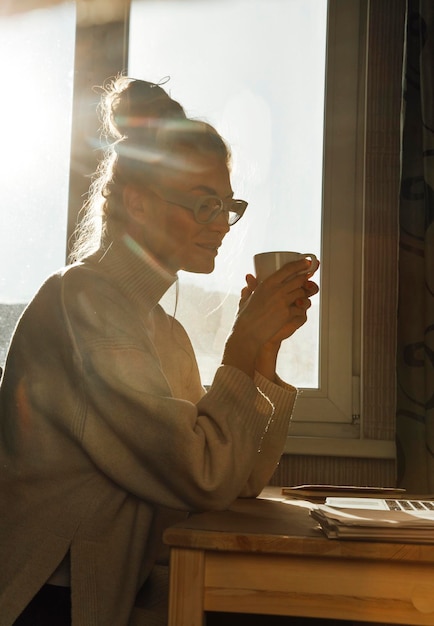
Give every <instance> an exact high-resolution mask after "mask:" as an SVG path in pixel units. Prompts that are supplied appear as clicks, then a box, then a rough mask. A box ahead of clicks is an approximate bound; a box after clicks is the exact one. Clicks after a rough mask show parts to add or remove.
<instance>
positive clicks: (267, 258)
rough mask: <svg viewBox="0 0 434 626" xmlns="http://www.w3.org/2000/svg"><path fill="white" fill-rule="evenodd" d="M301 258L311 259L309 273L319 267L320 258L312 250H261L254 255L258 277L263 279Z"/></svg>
mask: <svg viewBox="0 0 434 626" xmlns="http://www.w3.org/2000/svg"><path fill="white" fill-rule="evenodd" d="M300 259H310V261H311V268H309V270H307V271H306V273H307V274H311V273H312V274H313V272H315V271H316V269H317V268H318V259H317V258H316V256H315V254H313V253H312V252H281V251H280V252H260V253H259V254H255V256H254V257H253V260H254V264H255V271H256V277H257V279H258V280H259V281H263V280H265V279H266V278H268V276H271V274H274V272H277V270H279V269H280V268H281V267H282V266H283V265H286V264H287V263H292V262H293V261H299V260H300Z"/></svg>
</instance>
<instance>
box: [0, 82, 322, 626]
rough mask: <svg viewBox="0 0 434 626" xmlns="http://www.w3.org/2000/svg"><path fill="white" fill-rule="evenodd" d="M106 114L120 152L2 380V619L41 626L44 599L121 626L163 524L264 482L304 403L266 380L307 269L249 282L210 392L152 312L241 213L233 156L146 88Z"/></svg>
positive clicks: (209, 264) (123, 96)
mask: <svg viewBox="0 0 434 626" xmlns="http://www.w3.org/2000/svg"><path fill="white" fill-rule="evenodd" d="M102 111H103V114H104V120H105V125H106V129H107V131H108V132H109V133H110V134H111V136H112V138H113V139H114V143H113V144H112V145H111V146H110V147H109V148H108V152H107V155H106V158H105V160H104V161H103V163H102V164H101V165H100V168H99V170H98V173H97V177H96V180H95V182H94V183H93V186H92V189H91V194H90V198H89V201H88V206H87V216H86V218H85V219H84V220H83V222H82V230H81V234H80V235H79V238H78V241H77V244H76V247H75V262H74V263H73V264H71V265H69V266H68V267H66V268H65V269H63V270H61V271H60V272H58V273H56V274H55V275H53V276H51V277H50V278H49V279H48V280H47V281H46V283H45V284H44V285H43V286H42V287H41V289H40V291H39V292H38V294H37V295H36V296H35V298H34V300H33V301H32V302H31V303H30V304H29V306H28V307H27V309H26V310H25V312H24V314H23V316H22V318H21V319H20V322H19V324H18V326H17V328H16V331H15V333H14V337H13V339H12V342H11V346H10V350H9V353H8V357H7V361H6V366H5V372H4V376H3V380H2V385H1V388H0V411H1V413H0V415H1V418H0V433H1V446H0V467H1V468H2V469H1V485H0V494H1V495H0V498H1V500H2V502H1V511H2V515H1V516H0V562H1V563H2V567H1V568H0V616H1V618H0V622H1V626H10V625H12V624H14V623H16V624H20V625H21V624H27V623H31V624H32V625H33V626H36V624H39V623H43V624H44V625H45V626H47V625H48V624H49V623H51V622H49V621H48V620H49V617H47V615H44V617H43V618H40V621H37V620H38V619H39V618H37V617H36V615H37V611H38V610H39V608H38V607H39V606H42V609H43V610H45V612H46V613H47V611H49V610H51V609H52V608H53V606H54V604H55V603H56V607H57V603H59V604H60V607H61V608H59V609H58V608H56V609H55V611H54V613H55V614H56V619H55V621H54V622H53V623H55V624H60V623H62V624H63V623H66V624H68V623H71V608H70V605H71V604H72V624H73V625H76V624H80V625H81V624H86V625H87V626H90V625H91V624H95V625H96V624H98V625H99V626H102V625H106V626H124V625H126V624H128V623H131V620H132V615H133V610H134V605H135V603H136V598H137V594H138V592H139V590H140V588H141V587H142V586H143V584H144V583H145V581H146V580H147V579H148V577H149V575H150V572H151V570H152V568H153V566H154V564H155V563H156V561H157V560H158V559H159V558H160V556H161V555H160V549H161V537H162V532H163V530H164V528H165V527H166V526H167V524H168V523H170V522H171V521H175V520H176V519H179V518H180V516H185V515H186V514H188V512H189V511H197V510H205V509H224V508H225V507H227V506H228V505H229V504H230V503H231V502H232V501H233V500H234V499H235V498H237V497H239V496H246V497H254V496H256V495H257V494H258V493H259V492H260V491H261V490H262V488H263V487H264V486H265V485H266V484H267V482H268V480H269V478H270V476H271V475H272V473H273V471H274V469H275V467H276V464H277V463H278V461H279V457H280V455H281V453H282V450H283V446H284V441H285V438H286V433H287V429H288V421H289V418H290V415H291V411H292V407H293V404H294V400H295V396H296V390H295V389H294V388H293V387H292V386H290V385H287V384H285V383H284V382H282V381H281V380H280V379H279V377H278V376H277V374H276V371H275V366H276V358H277V354H278V352H279V347H280V343H281V341H282V340H283V339H285V338H287V337H289V336H290V335H291V334H292V333H293V332H294V331H295V330H297V329H298V328H299V327H300V326H301V325H302V324H304V322H305V320H306V311H307V309H308V308H309V306H310V300H309V298H310V297H311V296H312V295H313V294H315V293H316V292H317V289H318V288H317V286H316V284H315V283H313V282H311V281H310V280H309V279H308V276H309V274H308V272H309V270H310V268H309V264H308V261H306V260H302V261H299V262H296V263H293V264H291V265H288V266H286V267H284V268H282V269H281V270H279V271H278V272H276V273H275V274H274V275H273V276H271V277H270V278H269V279H267V280H265V281H264V282H263V283H261V284H257V281H256V279H255V278H254V277H253V276H251V275H249V276H248V277H247V285H246V286H245V288H244V289H243V290H242V294H241V300H240V307H239V312H238V314H237V317H236V319H235V322H234V325H233V328H232V331H231V333H230V336H229V337H228V339H227V342H226V346H225V349H224V354H223V358H222V364H221V366H220V367H219V368H218V370H217V372H216V375H215V378H214V381H213V383H212V385H211V387H210V389H209V390H208V391H207V392H206V393H205V391H204V389H203V388H202V386H201V383H200V378H199V373H198V370H197V365H196V360H195V357H194V353H193V350H192V347H191V344H190V341H189V339H188V337H187V335H186V333H185V331H184V329H183V328H182V326H181V325H180V324H179V323H178V322H177V321H176V319H173V318H172V317H170V316H168V315H167V314H166V313H165V312H164V311H163V309H162V308H161V306H160V305H159V304H158V302H159V300H160V298H161V297H162V296H163V294H164V293H165V291H166V290H167V289H168V288H169V287H170V286H171V285H172V284H173V283H174V282H175V281H176V275H177V272H178V270H180V269H182V270H186V271H189V272H199V273H210V272H212V271H213V269H214V262H215V257H216V256H217V254H218V250H219V248H220V246H221V244H222V241H223V239H224V237H225V235H226V234H227V232H228V231H229V228H230V227H231V226H232V225H233V224H235V222H236V221H237V220H238V219H240V218H241V217H242V215H243V213H244V211H245V209H246V206H247V203H246V202H244V201H241V200H234V199H233V191H232V188H231V183H230V176H229V168H228V164H229V152H228V149H227V147H226V145H225V143H224V141H223V140H222V139H221V137H220V136H219V135H218V133H217V132H216V131H215V130H214V129H213V128H212V127H210V126H209V125H208V124H205V123H203V122H200V121H197V120H189V119H187V117H186V115H185V113H184V110H183V109H182V107H181V106H180V105H179V104H178V103H177V102H175V101H174V100H172V99H171V98H170V97H169V96H168V95H167V93H166V92H165V91H164V90H163V89H162V88H161V87H159V86H157V85H154V84H151V83H147V82H144V81H135V80H132V79H129V78H125V77H122V78H120V79H118V80H116V81H114V82H113V84H111V85H110V87H109V88H108V89H107V90H106V92H105V93H104V94H103V98H102ZM98 221H99V222H98ZM95 235H96V239H97V245H96V246H95ZM92 246H93V247H92ZM60 614H62V615H63V617H64V621H60ZM20 615H21V617H19V616H20ZM135 619H136V618H135ZM26 620H27V621H26ZM135 623H136V622H135Z"/></svg>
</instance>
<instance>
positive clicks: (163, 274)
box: [85, 235, 177, 312]
mask: <svg viewBox="0 0 434 626" xmlns="http://www.w3.org/2000/svg"><path fill="white" fill-rule="evenodd" d="M85 263H91V264H92V265H94V266H96V267H98V268H100V269H101V270H102V271H104V272H107V273H108V274H110V276H111V277H112V278H113V279H114V280H115V281H116V282H117V283H118V285H119V288H120V290H121V291H123V292H124V293H125V294H126V295H127V296H128V298H130V299H131V300H134V301H135V302H137V303H138V304H139V306H140V307H141V308H144V309H145V310H146V311H148V312H149V311H151V310H152V309H153V308H154V306H155V305H156V304H157V303H158V302H159V301H160V299H161V298H162V297H163V295H164V294H165V293H166V291H167V290H168V289H169V287H171V286H172V285H173V283H175V282H176V280H177V276H176V275H173V274H169V273H168V272H167V271H166V270H165V269H163V268H162V267H161V265H160V264H159V263H158V261H156V260H155V259H154V258H153V257H151V256H150V254H148V253H147V252H146V250H144V249H143V248H142V247H141V246H139V244H138V243H137V242H136V241H135V240H134V239H132V237H130V236H129V235H124V236H123V237H122V238H120V239H119V240H115V241H113V242H112V243H111V244H110V246H109V247H108V248H107V249H106V250H98V251H97V252H95V253H94V254H92V255H91V256H90V257H88V258H87V259H85Z"/></svg>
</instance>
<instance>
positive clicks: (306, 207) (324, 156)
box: [129, 0, 366, 438]
mask: <svg viewBox="0 0 434 626" xmlns="http://www.w3.org/2000/svg"><path fill="white" fill-rule="evenodd" d="M365 21H366V3H365V2H363V1H361V2H359V1H358V0H352V1H351V2H339V1H336V0H330V1H329V2H328V3H327V2H326V1H325V0H320V1H318V0H298V1H294V2H282V1H281V0H249V2H248V3H247V2H246V1H245V0H231V1H230V2H221V1H219V2H217V1H216V0H207V1H204V2H201V3H197V2H191V1H188V0H177V1H176V0H174V1H172V2H165V3H161V2H158V1H156V0H154V1H153V0H135V1H134V2H133V3H132V8H131V20H130V47H129V54H130V56H129V73H130V74H131V75H133V76H136V77H137V78H145V79H147V80H154V81H155V82H159V81H160V80H161V79H163V78H164V77H165V76H167V75H170V77H171V80H170V81H169V82H168V83H167V84H166V87H168V88H169V89H170V91H171V94H172V96H173V97H175V98H177V99H179V100H180V101H181V102H182V103H183V104H184V105H185V107H186V109H187V112H188V113H189V114H190V115H193V116H198V117H200V116H202V115H205V116H206V119H208V120H209V121H210V122H211V123H213V124H214V125H215V126H216V127H217V129H218V130H219V132H221V134H222V135H223V136H224V137H225V138H226V139H227V140H228V141H229V143H230V145H231V146H232V149H233V154H234V171H233V176H232V180H233V186H234V189H235V195H236V196H239V197H243V198H245V199H247V200H248V201H249V207H248V209H247V212H246V216H245V218H243V220H241V221H240V222H239V223H238V224H237V225H236V226H235V227H234V228H233V229H232V231H231V233H230V234H229V235H228V236H227V238H226V240H225V244H224V246H223V248H225V249H224V251H223V253H222V254H221V255H219V257H218V259H217V269H216V271H215V273H214V275H213V277H212V278H211V279H210V277H209V276H207V277H197V278H196V277H194V276H192V275H188V276H181V287H180V298H179V302H178V308H177V309H176V315H177V317H178V318H179V319H180V320H181V321H182V322H183V323H184V324H185V326H186V327H187V329H188V331H189V333H190V335H191V336H192V340H193V343H194V345H195V349H196V351H197V354H198V360H199V364H200V367H201V370H202V373H203V375H204V382H210V380H211V376H212V373H213V372H214V371H215V367H216V366H217V365H218V363H219V359H220V357H221V352H222V348H223V343H224V339H225V337H226V336H227V333H228V332H229V329H230V324H231V322H232V320H233V317H234V313H235V311H236V306H237V302H238V294H239V291H240V288H241V286H242V284H243V281H244V276H245V274H246V273H247V272H249V271H252V261H251V259H252V257H253V254H254V253H256V252H259V251H263V250H266V249H275V250H278V249H297V250H300V251H303V252H307V251H309V252H315V253H316V254H318V256H319V257H320V258H321V261H322V264H321V275H320V281H321V297H320V298H318V296H317V297H316V298H314V299H313V307H312V309H311V310H310V312H309V321H308V323H307V324H306V325H305V326H304V327H303V328H302V329H301V330H300V331H298V332H297V333H296V334H295V335H294V337H292V338H290V339H289V340H287V341H286V342H285V344H284V349H283V350H282V355H281V357H280V359H279V373H281V374H282V375H283V377H284V378H285V379H286V380H289V381H291V382H292V383H294V384H295V385H297V386H298V387H301V388H302V389H303V392H302V394H301V397H300V399H299V400H298V402H297V406H296V411H295V416H294V421H293V424H292V426H291V429H292V430H291V432H292V434H294V435H312V436H315V437H319V436H322V435H324V436H327V437H332V436H342V435H344V436H345V437H355V438H357V437H358V435H359V426H358V424H357V420H356V419H355V418H354V417H353V416H355V415H359V413H360V409H359V401H358V397H359V373H360V370H359V368H360V363H359V361H360V329H359V325H360V324H359V321H358V320H359V319H360V288H361V277H360V267H361V264H360V255H361V247H360V232H361V215H362V205H361V203H360V201H359V200H358V198H360V197H361V196H363V194H361V193H360V190H361V188H360V187H359V185H360V181H361V177H362V175H363V172H362V169H361V168H362V163H363V159H362V158H361V157H362V156H363V153H361V150H362V149H363V134H362V132H363V127H362V125H361V122H360V120H363V115H364V114H363V107H364V100H363V98H364V91H363V72H364V54H365V45H366V41H365V33H364V22H365ZM162 32H165V36H164V37H161V33H162ZM144 34H146V36H144ZM198 51H200V54H198ZM301 59H302V62H301ZM360 77H362V80H361V78H360ZM325 78H326V80H325ZM325 84H326V89H325ZM324 112H325V113H324ZM190 292H191V293H192V294H193V293H194V297H191V298H190ZM190 301H194V303H195V305H196V306H195V308H191V307H190ZM198 301H199V302H201V305H200V306H199V307H197V302H198ZM167 305H168V309H169V311H170V308H171V307H172V311H173V310H174V304H173V301H169V300H167ZM210 346H211V348H212V350H211V353H210Z"/></svg>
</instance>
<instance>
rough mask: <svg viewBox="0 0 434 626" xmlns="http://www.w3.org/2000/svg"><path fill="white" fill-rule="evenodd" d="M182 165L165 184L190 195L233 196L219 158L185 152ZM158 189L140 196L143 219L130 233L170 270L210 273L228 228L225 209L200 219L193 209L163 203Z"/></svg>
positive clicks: (154, 188)
mask: <svg viewBox="0 0 434 626" xmlns="http://www.w3.org/2000/svg"><path fill="white" fill-rule="evenodd" d="M180 164H181V165H182V168H177V169H176V171H174V172H173V173H171V175H170V176H168V177H165V179H164V181H162V184H164V186H165V187H168V188H170V189H171V190H173V191H182V192H183V193H188V194H189V195H191V196H192V197H193V198H194V197H198V196H204V195H216V196H219V197H220V198H223V199H226V198H231V197H232V195H233V192H232V188H231V183H230V177H229V171H228V167H227V165H226V163H225V161H224V159H223V158H222V157H220V156H217V155H214V154H207V155H197V154H192V153H191V152H184V153H182V158H181V159H180ZM158 192H159V189H158V184H156V185H155V186H154V187H153V188H152V189H151V190H147V191H146V192H145V194H144V195H143V200H142V201H143V204H142V208H143V212H144V213H143V216H144V219H143V224H142V225H141V228H140V229H139V232H138V236H137V235H135V234H133V236H134V237H135V239H136V240H137V241H138V243H139V244H140V245H142V246H143V247H144V248H145V249H146V250H147V251H148V252H150V253H151V254H152V255H153V256H154V257H155V258H156V259H157V260H158V261H159V262H160V263H161V265H162V266H163V267H164V268H165V269H166V270H168V271H169V272H171V273H172V274H173V273H176V272H177V271H178V270H185V271H187V272H195V273H201V274H209V273H210V272H212V271H213V270H214V264H215V258H216V256H217V254H218V249H219V247H220V246H221V244H222V241H223V238H224V237H225V235H226V234H227V233H228V231H229V225H228V223H227V216H226V214H225V213H220V214H219V215H218V217H217V218H216V219H215V220H214V221H213V222H210V223H209V224H198V223H197V222H196V220H195V218H194V213H193V212H192V211H191V210H189V209H186V208H183V207H181V206H178V205H175V204H171V203H169V202H166V201H165V200H164V199H163V198H161V197H160V196H159V195H158Z"/></svg>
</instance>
